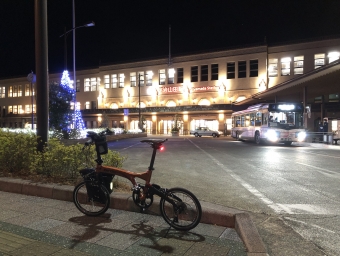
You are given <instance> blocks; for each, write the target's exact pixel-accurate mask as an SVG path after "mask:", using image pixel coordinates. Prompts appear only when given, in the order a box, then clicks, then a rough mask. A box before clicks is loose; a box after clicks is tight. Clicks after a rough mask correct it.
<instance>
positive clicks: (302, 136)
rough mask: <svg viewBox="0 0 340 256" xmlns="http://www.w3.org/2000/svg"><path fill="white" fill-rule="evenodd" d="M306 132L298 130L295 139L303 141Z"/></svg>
mask: <svg viewBox="0 0 340 256" xmlns="http://www.w3.org/2000/svg"><path fill="white" fill-rule="evenodd" d="M306 136H307V134H306V132H298V133H297V140H298V141H304V140H305V139H306Z"/></svg>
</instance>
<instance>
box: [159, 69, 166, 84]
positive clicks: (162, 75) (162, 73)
mask: <svg viewBox="0 0 340 256" xmlns="http://www.w3.org/2000/svg"><path fill="white" fill-rule="evenodd" d="M158 75H159V84H160V85H164V84H165V79H166V75H165V69H160V70H159V73H158Z"/></svg>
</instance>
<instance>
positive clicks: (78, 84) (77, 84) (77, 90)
mask: <svg viewBox="0 0 340 256" xmlns="http://www.w3.org/2000/svg"><path fill="white" fill-rule="evenodd" d="M76 92H80V80H77V83H76Z"/></svg>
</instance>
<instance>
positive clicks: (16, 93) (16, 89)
mask: <svg viewBox="0 0 340 256" xmlns="http://www.w3.org/2000/svg"><path fill="white" fill-rule="evenodd" d="M13 97H18V85H14V86H13Z"/></svg>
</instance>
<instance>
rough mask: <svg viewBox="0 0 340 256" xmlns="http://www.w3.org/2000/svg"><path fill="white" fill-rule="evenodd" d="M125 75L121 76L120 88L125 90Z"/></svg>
mask: <svg viewBox="0 0 340 256" xmlns="http://www.w3.org/2000/svg"><path fill="white" fill-rule="evenodd" d="M124 78H125V76H124V74H119V88H124Z"/></svg>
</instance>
